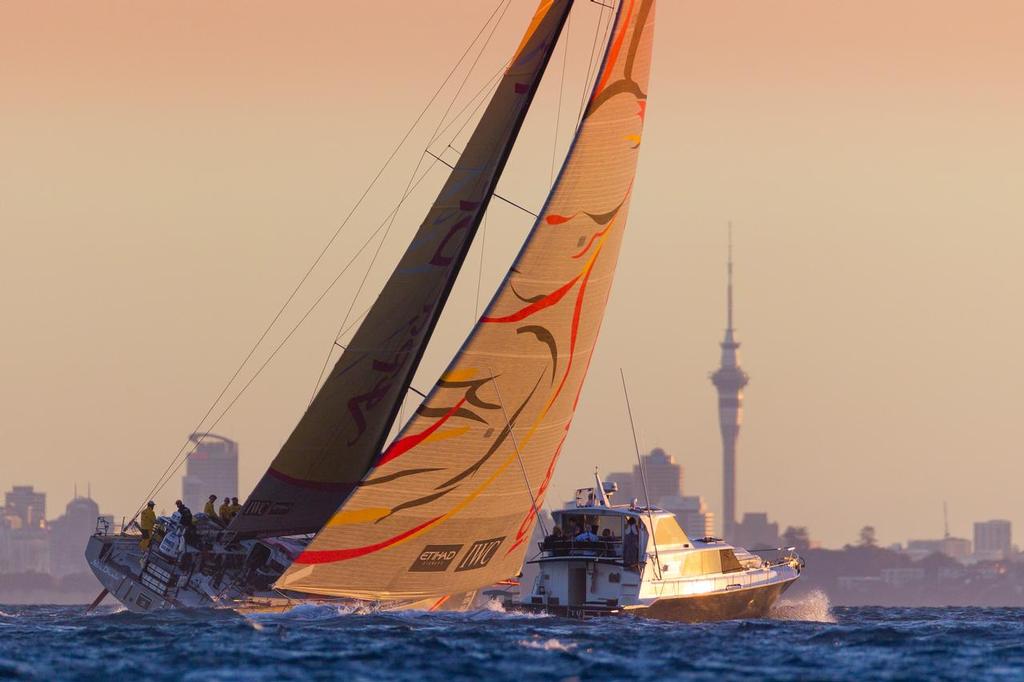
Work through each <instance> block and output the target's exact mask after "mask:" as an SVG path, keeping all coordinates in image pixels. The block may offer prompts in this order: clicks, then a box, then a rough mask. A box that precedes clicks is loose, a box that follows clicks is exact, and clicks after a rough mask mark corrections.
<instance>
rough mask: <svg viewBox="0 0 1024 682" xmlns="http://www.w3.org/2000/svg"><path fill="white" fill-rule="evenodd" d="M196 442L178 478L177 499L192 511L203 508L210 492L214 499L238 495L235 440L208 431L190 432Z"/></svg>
mask: <svg viewBox="0 0 1024 682" xmlns="http://www.w3.org/2000/svg"><path fill="white" fill-rule="evenodd" d="M189 440H191V441H192V442H193V443H196V446H195V450H194V451H193V452H192V454H191V455H189V457H188V467H187V468H186V469H185V476H184V477H183V478H182V479H181V500H182V501H183V502H184V503H185V506H187V507H188V508H189V509H191V510H192V511H193V512H198V511H202V510H203V505H204V504H206V500H207V499H208V498H209V497H210V495H216V496H217V498H218V501H220V500H222V499H223V498H224V497H225V496H227V497H237V496H238V443H236V442H235V441H233V440H231V439H229V438H225V437H224V436H218V435H215V434H212V433H207V434H201V433H193V434H192V435H191V436H189Z"/></svg>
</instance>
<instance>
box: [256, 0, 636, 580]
mask: <svg viewBox="0 0 1024 682" xmlns="http://www.w3.org/2000/svg"><path fill="white" fill-rule="evenodd" d="M653 21H654V0H623V1H622V3H621V4H620V6H619V8H618V13H617V15H616V20H615V24H614V27H613V29H612V31H611V33H610V38H609V42H608V45H607V46H606V48H605V54H604V59H603V62H602V67H601V70H600V71H599V73H598V76H597V81H596V83H595V86H594V89H593V91H592V94H591V97H590V100H589V103H588V106H587V109H586V114H585V116H584V118H583V121H582V123H581V125H580V127H579V128H578V130H577V132H576V137H575V139H574V141H573V146H572V148H571V150H570V152H569V154H568V156H567V158H566V161H565V164H564V165H563V167H562V170H561V172H560V174H559V178H558V180H557V182H556V184H555V186H554V187H553V188H552V190H551V194H550V195H549V197H548V200H547V203H546V204H545V207H544V209H543V211H542V213H541V215H540V217H539V218H538V220H537V222H536V223H535V224H534V226H533V229H532V231H531V233H530V236H529V237H528V239H527V241H526V243H525V245H524V247H523V250H522V251H521V252H520V254H519V256H518V257H517V259H516V261H515V263H514V264H513V266H512V268H511V270H510V271H509V273H508V275H507V276H506V278H505V280H504V281H503V283H502V285H501V286H500V288H499V289H498V292H497V293H496V295H495V297H494V299H493V300H492V301H491V303H490V305H489V307H488V308H487V311H486V312H485V313H484V316H483V317H482V318H481V319H480V321H479V322H478V323H477V325H476V326H475V328H474V329H473V331H472V332H471V334H470V337H469V339H468V340H467V341H466V343H465V344H464V345H463V347H462V349H461V350H460V351H459V353H458V354H457V355H456V357H455V358H454V359H453V360H452V362H451V364H450V365H449V367H448V369H447V371H446V372H445V373H444V375H443V376H442V377H441V379H440V380H439V381H438V382H437V384H436V386H435V387H434V388H433V390H432V391H431V392H430V394H429V395H428V397H427V398H426V400H425V401H424V402H423V404H422V406H421V407H420V408H419V409H418V410H417V413H416V415H414V416H413V418H412V419H411V420H410V421H409V423H408V424H407V425H406V426H405V427H404V429H403V430H402V432H401V433H400V434H399V436H398V437H397V438H396V439H395V440H394V441H393V442H392V443H391V445H390V447H388V449H387V450H385V451H384V452H383V453H382V454H381V455H380V457H379V458H378V459H377V461H376V462H375V463H374V466H373V468H372V469H371V470H370V471H369V472H368V473H367V475H366V476H365V477H364V478H363V480H362V481H361V482H360V484H359V487H358V488H357V489H356V491H355V492H354V493H353V494H352V495H351V497H350V498H349V499H348V500H347V501H346V502H345V504H344V505H343V506H342V507H341V508H340V509H339V510H338V511H337V513H336V514H334V515H333V517H332V518H331V519H330V521H329V522H328V523H327V525H326V526H325V527H324V528H323V529H322V530H321V531H320V532H319V534H318V535H317V536H316V537H315V538H314V540H313V542H312V543H311V544H310V545H309V546H308V548H307V549H306V551H305V552H304V553H303V554H302V555H301V556H299V558H298V559H297V560H296V561H295V562H294V564H292V566H291V567H290V568H289V569H288V570H287V571H286V572H285V574H284V575H283V576H282V577H281V578H280V579H279V580H278V581H277V583H276V586H277V587H278V588H281V589H287V590H295V591H299V592H304V593H312V594H321V595H334V596H344V597H355V598H361V599H371V600H390V599H424V598H428V597H430V598H432V597H439V599H443V598H444V595H448V594H453V593H460V592H465V591H471V590H474V589H478V588H480V587H482V586H485V585H488V584H492V583H494V582H496V581H498V580H501V579H504V578H507V577H508V576H511V575H514V574H516V573H517V572H518V570H519V568H520V566H521V565H522V561H523V555H524V553H525V552H526V550H527V543H528V539H529V537H530V532H531V530H532V528H533V524H534V523H535V521H536V509H537V506H536V505H539V504H541V502H542V500H543V499H544V497H545V494H546V493H547V492H548V485H549V483H550V481H551V476H552V474H553V473H554V469H555V463H556V461H557V459H558V455H559V453H560V451H561V448H562V445H563V443H564V442H565V438H566V436H567V434H568V430H569V425H570V423H571V422H572V417H573V413H574V411H575V408H576V404H577V401H578V399H579V395H580V391H581V389H582V386H583V380H584V377H585V375H586V372H587V367H588V365H589V363H590V359H591V355H592V353H593V350H594V345H595V343H596V342H597V335H598V329H599V327H600V324H601V320H602V317H603V315H604V308H605V302H606V301H607V298H608V294H609V290H610V288H611V283H612V276H613V274H614V270H615V263H616V260H617V257H618V251H619V245H620V242H621V239H622V233H623V230H624V229H625V226H626V214H627V211H628V207H629V200H630V194H631V190H632V187H633V178H634V173H635V169H636V163H637V156H638V154H639V147H640V135H641V131H642V128H643V121H644V113H645V107H646V104H647V83H648V72H649V68H650V61H651V48H652V40H653V28H654V26H653Z"/></svg>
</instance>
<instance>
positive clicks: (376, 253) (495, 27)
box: [309, 0, 511, 405]
mask: <svg viewBox="0 0 1024 682" xmlns="http://www.w3.org/2000/svg"><path fill="white" fill-rule="evenodd" d="M510 4H511V0H505V7H504V9H502V11H501V14H499V15H498V19H497V21H495V22H494V25H493V26H492V27H491V31H490V33H488V34H487V38H486V39H485V40H484V41H483V44H482V45H481V46H480V51H479V52H477V55H476V57H475V58H474V59H473V63H472V64H470V66H469V69H468V70H467V71H466V75H465V76H464V77H463V79H462V82H461V83H459V87H458V90H456V92H455V94H454V95H453V96H452V98H451V101H450V102H449V103H448V107H447V108H446V109H445V112H444V114H442V115H441V118H440V119H439V120H438V122H437V126H436V127H435V128H434V132H433V134H432V135H431V139H435V138H436V137H437V135H438V132H439V131H440V130H441V127H442V126H443V125H444V122H445V119H446V118H447V117H448V114H449V113H451V110H452V108H453V107H454V106H455V102H456V100H458V98H459V95H461V94H462V91H463V89H464V88H465V87H466V83H467V82H469V78H470V76H472V74H473V71H474V70H475V69H476V66H477V64H479V62H480V57H482V56H483V53H484V52H485V51H486V50H487V46H488V45H490V43H491V39H492V38H493V37H494V33H495V32H496V31H497V30H498V26H500V25H501V21H502V19H504V18H505V13H506V12H507V11H508V8H509V5H510ZM493 16H494V14H492V15H491V17H492V18H493ZM488 21H490V19H488ZM449 146H450V145H449ZM428 147H429V143H428ZM428 154H429V151H428V150H427V149H424V150H423V152H422V153H421V154H420V158H419V161H417V162H416V168H414V169H413V171H412V174H411V175H410V176H409V182H408V183H407V184H406V186H405V190H404V192H403V195H402V198H401V200H400V201H399V202H398V206H396V207H395V210H394V211H392V213H391V216H390V218H389V219H388V225H387V228H386V229H385V230H384V234H383V236H381V239H380V243H378V244H377V249H376V250H375V251H374V253H373V257H372V258H371V259H370V263H369V264H368V265H367V266H366V271H365V272H364V273H363V278H362V280H360V282H359V286H358V287H357V288H356V293H355V294H354V295H353V296H352V301H351V303H349V307H348V310H347V311H345V316H344V317H343V318H342V321H341V325H340V326H339V328H338V333H337V334H335V336H334V342H332V343H331V346H330V348H328V350H327V357H326V358H324V364H323V366H322V367H321V368H320V374H319V375H318V376H317V378H316V383H315V384H314V386H313V395H312V396H310V399H309V403H310V405H312V404H313V400H315V399H316V394H317V392H318V391H319V390H320V382H321V381H323V378H324V374H325V373H326V372H327V367H328V366H329V365H330V364H331V356H332V355H333V354H334V346H335V343H336V342H337V340H338V337H339V336H341V329H342V328H344V326H345V325H346V324H347V323H348V319H349V316H350V315H351V314H352V309H353V308H354V307H355V305H356V302H357V301H358V300H359V295H360V294H361V293H362V292H363V288H364V287H365V286H366V281H367V280H368V279H369V277H370V273H371V272H372V271H373V266H374V265H375V264H376V263H377V258H378V256H380V252H381V249H383V248H384V242H386V241H387V238H388V235H389V234H390V233H391V228H392V227H393V226H394V224H395V218H397V217H398V212H399V210H400V209H401V207H402V204H403V203H404V202H405V200H406V198H408V196H409V195H410V194H411V193H412V190H411V188H412V187H413V183H414V181H415V180H416V173H418V172H419V170H420V168H421V167H422V165H423V162H424V161H425V160H426V158H427V155H428ZM431 156H433V155H432V154H431ZM433 167H434V162H431V163H430V165H429V166H428V167H427V170H428V171H429V170H430V169H431V168H433ZM416 184H419V183H418V182H416Z"/></svg>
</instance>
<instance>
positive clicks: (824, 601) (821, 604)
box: [768, 590, 837, 623]
mask: <svg viewBox="0 0 1024 682" xmlns="http://www.w3.org/2000/svg"><path fill="white" fill-rule="evenodd" d="M768 617H769V618H774V619H775V620H802V621H809V622H814V623H835V622H837V620H836V617H835V615H834V614H833V613H832V602H831V601H829V598H828V595H827V594H825V593H824V592H822V591H821V590H812V591H811V592H809V593H807V594H805V595H803V596H802V597H799V598H795V599H785V598H783V599H780V600H779V601H778V603H777V604H775V606H773V607H772V610H771V611H770V612H769V613H768Z"/></svg>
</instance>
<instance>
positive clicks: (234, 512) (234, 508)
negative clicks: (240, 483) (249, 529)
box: [231, 497, 242, 518]
mask: <svg viewBox="0 0 1024 682" xmlns="http://www.w3.org/2000/svg"><path fill="white" fill-rule="evenodd" d="M241 511H242V505H240V504H238V498H237V497H232V498H231V518H235V517H236V516H238V513H239V512H241Z"/></svg>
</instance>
